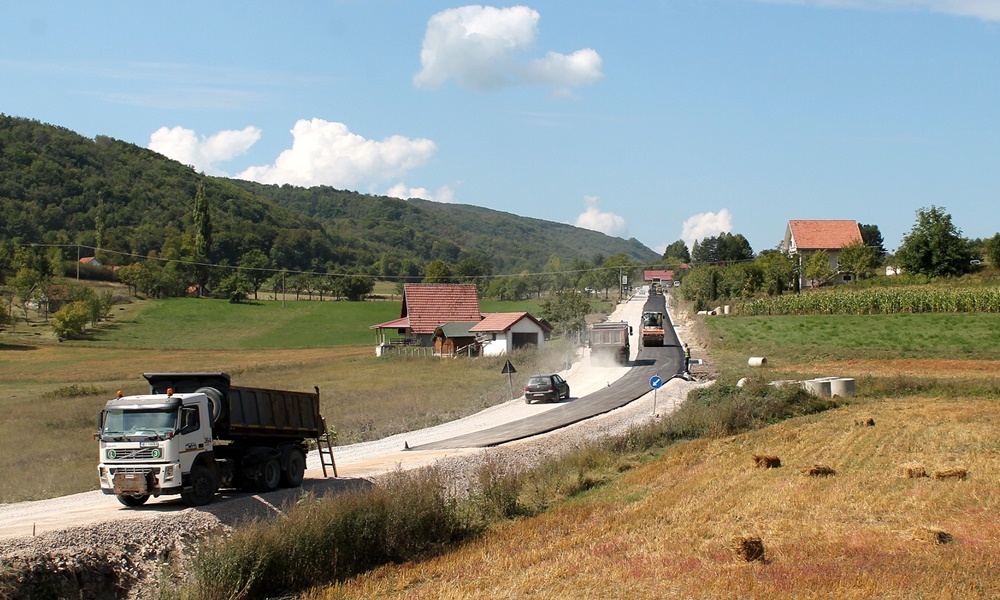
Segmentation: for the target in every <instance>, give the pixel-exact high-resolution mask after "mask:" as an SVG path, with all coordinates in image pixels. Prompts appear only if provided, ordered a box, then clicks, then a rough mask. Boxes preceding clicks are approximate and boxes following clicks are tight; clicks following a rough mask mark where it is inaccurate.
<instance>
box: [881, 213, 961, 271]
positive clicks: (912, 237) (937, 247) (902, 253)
mask: <svg viewBox="0 0 1000 600" xmlns="http://www.w3.org/2000/svg"><path fill="white" fill-rule="evenodd" d="M973 258H975V257H974V256H973V254H972V251H971V249H970V246H969V244H968V242H967V241H966V240H965V239H964V238H963V237H962V232H961V231H959V229H958V228H957V227H955V226H954V225H953V224H952V222H951V215H950V214H948V213H946V212H945V211H944V208H939V207H937V206H933V205H932V206H931V207H930V208H921V209H919V210H917V222H916V223H915V224H914V225H913V228H912V229H911V230H910V232H909V233H908V234H906V235H905V236H903V243H902V244H901V245H900V247H899V250H898V251H897V252H896V262H897V263H898V264H899V266H900V267H901V268H902V269H903V271H904V272H908V273H920V274H923V275H928V276H930V277H941V276H951V275H962V274H963V273H967V272H969V270H970V269H971V266H972V265H971V261H972V259H973Z"/></svg>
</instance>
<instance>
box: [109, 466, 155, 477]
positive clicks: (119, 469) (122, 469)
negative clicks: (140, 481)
mask: <svg viewBox="0 0 1000 600" xmlns="http://www.w3.org/2000/svg"><path fill="white" fill-rule="evenodd" d="M108 471H109V472H110V473H111V476H112V477H114V476H115V474H116V473H134V474H136V475H144V474H146V473H153V474H155V475H159V474H160V467H138V468H137V467H111V468H109V469H108Z"/></svg>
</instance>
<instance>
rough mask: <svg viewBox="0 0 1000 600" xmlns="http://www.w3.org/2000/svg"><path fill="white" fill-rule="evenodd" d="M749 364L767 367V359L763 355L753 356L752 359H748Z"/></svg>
mask: <svg viewBox="0 0 1000 600" xmlns="http://www.w3.org/2000/svg"><path fill="white" fill-rule="evenodd" d="M747 364H748V365H750V366H751V367H766V366H767V359H766V358H764V357H763V356H751V357H750V360H748V361H747Z"/></svg>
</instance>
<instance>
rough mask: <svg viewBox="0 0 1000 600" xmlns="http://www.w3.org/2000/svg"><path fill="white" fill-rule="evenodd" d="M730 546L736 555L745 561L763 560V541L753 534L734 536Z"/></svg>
mask: <svg viewBox="0 0 1000 600" xmlns="http://www.w3.org/2000/svg"><path fill="white" fill-rule="evenodd" d="M732 548H733V552H734V553H736V556H737V557H738V558H740V559H741V560H744V561H746V562H753V561H755V560H760V561H763V560H764V542H763V541H761V539H760V538H759V537H757V536H755V535H751V536H739V535H738V536H736V537H734V538H733V546H732Z"/></svg>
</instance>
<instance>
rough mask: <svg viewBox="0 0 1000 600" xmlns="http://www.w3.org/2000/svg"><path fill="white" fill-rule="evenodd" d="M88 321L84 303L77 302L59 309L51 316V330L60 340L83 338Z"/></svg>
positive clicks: (88, 315)
mask: <svg viewBox="0 0 1000 600" xmlns="http://www.w3.org/2000/svg"><path fill="white" fill-rule="evenodd" d="M89 320H90V310H89V308H88V307H87V303H86V302H82V301H77V302H73V303H71V304H67V305H66V306H64V307H62V308H60V309H59V310H58V311H56V314H55V315H53V316H52V330H53V331H54V332H55V334H56V337H58V338H59V339H60V340H63V339H72V338H78V337H81V336H83V334H84V332H85V331H86V328H87V321H89Z"/></svg>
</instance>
